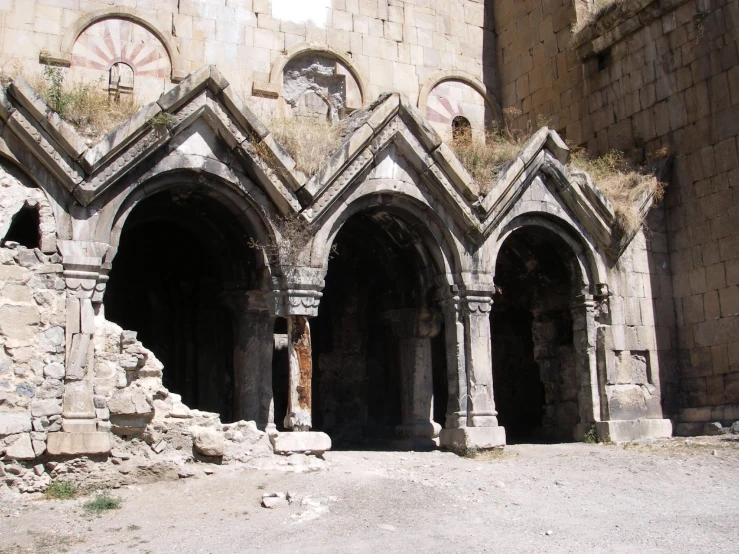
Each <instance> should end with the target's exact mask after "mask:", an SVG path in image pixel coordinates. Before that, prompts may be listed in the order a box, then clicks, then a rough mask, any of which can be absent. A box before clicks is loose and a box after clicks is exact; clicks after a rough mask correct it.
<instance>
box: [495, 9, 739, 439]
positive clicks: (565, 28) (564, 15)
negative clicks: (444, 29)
mask: <svg viewBox="0 0 739 554" xmlns="http://www.w3.org/2000/svg"><path fill="white" fill-rule="evenodd" d="M494 5H495V10H494V12H495V29H496V36H497V41H498V50H497V52H498V68H499V72H500V83H501V99H502V105H503V106H504V107H512V108H517V109H518V110H520V112H515V113H516V114H518V113H520V115H518V116H516V117H514V120H513V125H514V126H516V127H526V126H527V125H531V124H532V122H536V121H537V118H538V117H539V116H541V117H543V118H545V119H546V120H548V121H549V125H550V126H551V127H553V128H555V129H557V130H558V131H559V133H560V134H561V135H562V136H563V137H565V138H566V139H567V141H568V142H569V143H571V144H572V145H577V146H582V147H585V148H587V149H588V151H590V152H591V153H593V154H597V153H600V154H602V153H604V152H607V151H608V150H610V149H619V150H624V151H630V154H631V155H633V156H635V157H638V158H639V157H640V158H644V157H646V156H648V155H649V154H650V153H652V152H655V151H659V150H660V149H663V148H666V149H669V150H670V151H672V152H673V153H674V155H675V163H674V167H673V171H672V179H671V182H670V186H669V187H668V189H667V193H666V199H665V203H664V209H665V212H666V213H665V215H666V225H667V230H668V234H667V236H668V243H669V254H670V255H669V259H665V260H663V263H664V264H667V265H666V266H662V263H660V264H658V265H656V266H655V267H654V268H652V269H653V270H655V271H657V272H659V271H663V270H664V269H665V268H666V267H667V266H671V272H672V285H671V286H670V284H669V283H667V282H664V281H663V282H662V285H663V287H664V289H665V293H666V295H669V296H674V308H675V317H674V322H675V324H676V327H677V335H676V336H675V337H671V338H665V340H674V344H672V345H671V348H672V349H673V350H674V351H675V352H676V354H677V359H678V361H679V363H680V367H681V370H682V374H681V378H680V395H679V397H677V398H676V401H678V402H679V406H681V407H682V411H681V420H682V421H683V423H684V425H682V426H681V427H680V428H678V431H681V430H682V431H683V432H686V433H688V432H690V433H693V432H700V430H701V429H702V426H703V422H706V421H717V420H718V421H728V420H732V419H736V418H737V417H739V342H738V341H739V318H737V315H739V287H738V286H739V248H737V247H738V246H739V218H738V217H737V215H736V214H737V206H739V158H738V157H737V140H738V138H739V137H738V135H739V124H738V123H737V122H739V54H738V46H739V42H737V39H739V32H738V31H737V30H738V29H739V5H738V4H737V2H734V1H727V0H690V1H685V0H671V1H662V2H656V1H652V0H626V1H625V2H623V3H620V5H618V6H617V7H616V9H613V10H611V11H610V12H607V13H605V14H603V15H602V16H601V17H599V18H596V21H595V23H594V24H591V25H589V26H584V25H582V24H581V25H580V26H582V27H584V28H583V29H582V30H581V31H579V32H578V33H575V34H574V35H573V34H572V31H571V29H572V26H573V25H577V23H576V22H577V19H578V17H579V18H583V17H588V15H589V12H588V11H587V6H583V5H582V3H578V4H577V5H576V4H573V2H571V1H570V0H546V1H541V0H528V1H519V0H499V1H497V2H495V4H494ZM576 8H577V9H576ZM576 12H579V13H576ZM660 319H661V320H662V323H663V324H664V325H666V326H669V325H670V324H671V323H672V321H673V318H672V316H671V315H670V314H669V310H665V311H664V313H663V315H662V316H661V318H660Z"/></svg>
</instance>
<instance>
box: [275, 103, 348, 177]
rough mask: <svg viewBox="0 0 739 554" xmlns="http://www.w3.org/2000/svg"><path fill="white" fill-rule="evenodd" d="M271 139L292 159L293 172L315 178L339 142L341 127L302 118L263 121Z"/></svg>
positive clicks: (278, 118)
mask: <svg viewBox="0 0 739 554" xmlns="http://www.w3.org/2000/svg"><path fill="white" fill-rule="evenodd" d="M265 123H266V125H267V127H268V128H269V130H270V132H271V133H272V135H273V136H274V138H275V140H276V141H277V142H278V143H279V144H280V146H282V147H283V148H284V149H285V150H287V152H288V153H289V154H290V155H291V156H292V158H293V159H294V160H295V163H296V164H297V169H298V170H299V171H302V172H303V173H305V174H307V175H308V176H312V175H315V174H316V173H317V172H318V170H319V169H321V167H323V165H324V163H325V162H326V158H327V157H328V156H329V154H331V152H333V151H334V150H336V148H338V146H339V144H340V142H341V129H342V126H341V125H340V124H338V125H332V124H330V123H329V122H327V121H326V122H323V121H317V120H313V119H304V118H286V117H276V118H273V119H270V120H267V121H265Z"/></svg>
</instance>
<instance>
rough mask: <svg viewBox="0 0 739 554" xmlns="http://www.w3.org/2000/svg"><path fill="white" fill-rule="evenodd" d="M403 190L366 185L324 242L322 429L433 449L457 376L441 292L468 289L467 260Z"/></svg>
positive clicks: (318, 366)
mask: <svg viewBox="0 0 739 554" xmlns="http://www.w3.org/2000/svg"><path fill="white" fill-rule="evenodd" d="M394 185H395V186H394ZM399 185H400V183H393V182H392V181H390V180H387V181H386V180H381V179H370V180H368V181H367V182H365V183H363V184H361V185H360V186H359V187H358V189H357V190H355V191H354V192H355V194H354V195H352V198H348V199H346V200H345V202H346V204H342V205H341V207H340V208H339V209H337V210H336V211H335V212H334V213H333V214H332V216H331V218H330V220H328V221H325V222H324V223H323V225H322V227H321V230H320V231H319V233H318V234H317V237H316V239H315V240H314V243H318V242H320V243H323V244H324V246H326V247H327V248H324V249H316V252H315V254H316V255H315V257H314V259H313V261H314V262H315V263H316V264H317V263H318V262H319V261H320V263H321V264H322V266H323V270H324V274H325V283H326V286H325V288H324V289H323V295H324V296H323V298H322V300H321V307H320V309H319V313H318V318H317V319H316V321H315V324H313V327H312V328H313V330H314V343H313V344H314V359H315V360H316V362H315V363H314V368H315V375H314V381H313V382H314V386H315V389H314V390H315V391H316V396H315V398H316V400H315V402H314V410H315V412H314V415H315V419H314V421H315V422H316V424H317V425H318V428H319V429H321V430H323V431H325V432H327V433H330V434H331V435H332V438H334V439H335V440H336V441H337V442H340V441H341V440H342V439H346V440H349V441H353V440H360V441H364V440H370V441H371V440H388V439H392V438H393V437H402V438H405V439H411V440H412V441H413V442H412V443H411V444H412V445H415V446H417V447H428V446H430V445H431V440H432V439H433V438H434V437H435V436H437V435H438V433H439V432H440V429H441V426H442V425H443V424H444V421H445V418H446V412H447V407H448V402H447V398H448V396H449V382H450V376H449V373H450V372H452V371H455V372H456V371H457V367H456V366H450V364H449V358H448V352H449V351H450V349H452V348H454V346H452V345H450V343H449V340H448V339H449V337H448V334H447V333H446V327H445V326H446V321H445V320H444V317H443V311H442V306H441V304H440V298H439V292H440V291H439V289H440V288H444V289H447V290H449V288H450V286H451V285H453V284H454V283H455V282H458V278H457V277H458V275H457V273H458V272H459V266H460V258H461V256H460V255H459V254H458V253H455V252H456V246H455V245H453V244H451V243H452V242H453V241H454V239H453V238H452V237H451V236H449V235H450V232H449V231H448V229H444V230H443V229H442V227H441V225H440V224H439V223H440V222H439V221H438V214H436V212H434V211H433V210H432V209H431V207H430V206H429V205H428V204H425V203H423V202H421V201H420V199H419V198H413V197H409V196H407V195H405V194H403V192H401V191H399V190H398V188H401V187H400V186H399ZM407 185H408V186H410V185H409V184H407ZM363 187H364V188H363ZM393 189H394V190H393ZM401 190H402V189H401ZM333 245H335V246H338V252H336V253H335V254H334V255H332V253H331V250H330V249H329V248H330V247H331V246H333ZM329 258H330V259H329ZM338 368H351V369H350V370H349V371H344V370H341V371H339V370H338ZM365 381H366V386H364V385H363V383H365ZM412 383H416V385H412Z"/></svg>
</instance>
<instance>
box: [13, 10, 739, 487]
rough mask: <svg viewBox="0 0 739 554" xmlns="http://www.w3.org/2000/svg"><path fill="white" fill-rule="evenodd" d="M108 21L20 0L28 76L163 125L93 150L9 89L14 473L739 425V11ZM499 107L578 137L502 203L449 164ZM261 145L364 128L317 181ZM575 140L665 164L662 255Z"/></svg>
mask: <svg viewBox="0 0 739 554" xmlns="http://www.w3.org/2000/svg"><path fill="white" fill-rule="evenodd" d="M108 4H109V3H108V2H100V5H99V6H98V5H97V3H96V2H78V1H76V0H75V1H70V2H66V1H65V2H56V1H55V0H46V1H43V0H38V1H34V2H30V3H26V4H24V5H23V6H20V5H19V3H17V2H16V3H8V4H7V5H3V4H2V3H1V2H0V9H4V10H5V13H4V15H3V19H2V25H3V27H2V29H3V30H2V33H3V34H2V40H3V44H2V47H1V48H0V56H3V57H4V59H5V60H6V61H7V62H8V63H10V62H11V61H13V62H15V61H20V62H21V63H22V64H24V65H25V66H26V68H27V70H33V69H34V68H38V67H39V66H38V64H39V62H41V63H52V64H56V65H61V66H66V67H69V70H68V74H69V75H70V78H77V79H86V80H90V79H97V78H101V79H102V81H103V83H102V85H103V86H105V87H116V91H117V92H116V94H124V93H125V94H129V93H130V94H133V95H135V96H137V97H138V98H139V99H140V100H142V101H150V102H151V103H149V104H147V105H146V106H145V107H144V108H142V109H141V110H140V111H139V112H138V113H137V114H136V115H134V116H133V117H132V118H131V119H130V120H129V121H127V122H126V123H125V124H124V125H122V126H120V127H119V128H118V129H116V130H114V131H113V132H111V133H110V134H109V135H108V136H107V137H105V138H104V139H103V140H102V141H101V142H100V143H99V144H98V145H96V146H90V147H88V146H87V145H86V143H85V142H84V141H83V140H82V139H81V138H80V137H79V136H78V135H77V133H76V132H75V131H74V130H73V129H72V128H71V127H70V126H69V125H67V124H66V123H64V122H63V121H61V120H60V119H59V117H58V116H57V115H56V114H54V113H53V112H51V111H50V110H49V109H48V108H47V106H46V104H45V103H44V102H43V100H42V99H41V98H40V97H39V96H38V95H37V94H36V93H35V92H34V91H33V90H32V89H31V88H30V86H29V85H28V84H27V83H26V82H25V80H24V79H23V78H16V79H14V80H13V81H12V82H11V83H10V84H9V86H7V87H6V88H3V89H2V92H1V94H0V119H1V120H2V124H1V125H2V134H1V138H2V141H1V142H0V154H1V155H2V172H1V173H2V179H1V182H0V184H1V185H2V189H0V190H1V191H2V196H1V197H0V200H1V202H0V208H1V209H0V233H1V234H2V236H3V237H4V243H3V246H2V247H1V248H0V254H1V256H2V258H1V259H0V261H1V263H2V265H0V285H1V286H2V288H0V339H1V340H2V347H3V348H2V357H1V358H0V395H2V396H0V400H1V401H2V402H0V452H2V453H3V454H2V455H3V456H4V457H5V459H6V460H20V461H24V460H28V461H31V460H36V459H45V458H44V457H49V456H51V457H53V456H80V455H89V456H106V455H108V454H110V452H111V450H115V448H116V445H120V444H123V443H126V441H129V442H130V441H132V440H133V441H134V442H136V441H138V440H139V439H140V443H139V442H136V444H144V445H146V446H145V448H146V449H149V450H151V451H152V452H154V454H150V453H149V450H147V454H146V455H147V456H154V455H156V456H162V457H163V458H162V460H164V459H167V460H169V459H170V458H168V456H170V455H171V456H174V455H175V454H176V453H179V454H183V453H184V455H186V456H191V457H194V458H195V459H198V460H202V461H211V460H214V459H218V460H220V459H224V460H246V459H249V458H250V457H251V456H254V455H258V454H259V453H264V451H265V449H266V450H269V451H275V452H279V453H286V452H294V451H308V452H313V453H316V454H320V453H322V452H324V451H325V450H327V449H329V448H330V447H331V439H334V440H337V441H346V442H347V443H350V444H351V443H355V444H356V443H357V442H359V443H362V441H365V440H389V439H391V438H398V439H400V440H403V441H405V442H404V444H406V445H407V446H408V447H409V448H419V447H420V448H423V447H434V446H436V445H438V444H441V445H442V446H445V447H448V448H452V449H455V450H458V451H464V450H468V449H478V448H492V447H498V446H502V445H504V444H505V443H506V431H508V433H509V435H510V436H511V437H512V438H514V439H518V438H519V437H522V438H524V439H525V438H527V437H528V438H530V437H532V436H534V437H535V438H547V439H550V440H573V439H574V440H582V439H583V438H584V437H585V436H586V434H589V433H591V432H595V433H597V435H598V436H599V437H601V438H603V439H608V440H619V441H620V440H633V439H639V438H651V437H664V436H670V435H671V433H672V422H671V420H670V418H675V417H679V418H681V419H680V427H679V428H678V430H679V431H681V432H700V431H701V430H702V425H703V423H704V422H705V421H708V420H711V421H713V420H719V421H724V422H727V421H729V420H732V419H736V418H738V417H739V415H738V414H736V413H735V412H734V411H732V410H734V408H735V406H734V405H735V404H739V399H737V397H736V394H735V393H736V390H735V389H736V387H735V384H736V383H735V382H734V381H735V379H734V377H736V375H737V371H736V367H737V366H736V363H735V362H736V360H735V359H734V357H735V356H734V355H735V354H736V352H734V351H735V350H736V348H735V346H736V344H737V343H736V342H735V341H736V338H737V336H739V334H738V333H737V332H736V329H735V327H736V322H737V317H736V315H737V314H736V310H735V309H734V308H735V304H736V302H734V297H735V296H736V293H737V283H736V282H734V281H732V275H733V274H732V271H733V269H732V267H733V266H732V265H731V263H732V259H733V258H732V256H734V255H735V250H736V249H733V248H732V247H731V246H732V244H733V242H732V241H734V240H735V237H736V236H737V234H736V232H735V231H734V230H733V225H734V223H735V222H734V220H735V219H736V218H732V217H731V215H730V213H731V209H732V207H733V206H735V205H736V194H735V193H734V189H733V188H732V185H733V180H734V173H736V172H737V171H739V169H737V167H736V166H737V163H739V162H737V149H736V142H735V139H736V132H737V129H736V125H735V124H733V125H732V123H733V122H735V121H736V119H737V118H736V117H733V111H732V110H733V109H734V108H735V107H736V105H737V104H736V102H733V100H734V97H733V91H734V88H736V87H733V86H731V85H730V83H733V78H734V76H735V74H736V65H737V64H736V58H737V52H736V44H737V43H736V26H735V22H736V21H737V12H736V3H735V2H721V1H719V0H716V1H715V2H712V3H708V4H710V5H708V4H707V3H706V2H698V3H697V4H696V2H684V1H683V2H681V1H675V2H660V3H656V2H648V1H646V0H638V1H637V0H634V1H627V2H625V3H623V4H622V5H621V6H620V7H619V8H617V9H616V10H614V11H611V12H609V13H608V14H606V15H604V16H603V17H601V18H600V19H598V21H597V23H595V24H593V25H590V26H586V27H585V29H584V30H582V31H580V33H579V34H577V35H576V36H575V37H574V38H571V36H570V34H571V33H570V27H571V25H572V24H573V23H574V22H575V21H576V18H577V17H583V16H584V14H587V13H588V10H589V9H591V6H590V5H589V3H583V2H577V3H571V2H564V1H560V0H555V1H543V2H542V1H541V0H540V1H539V2H535V1H533V0H531V1H525V2H513V1H509V0H501V1H500V2H492V3H483V2H478V1H475V0H448V1H445V2H436V3H432V2H427V1H421V0H418V1H404V2H403V1H396V0H359V1H358V2H357V1H351V0H334V1H333V2H331V6H330V7H326V6H324V4H325V2H307V3H305V5H303V7H302V8H301V14H300V15H297V14H298V11H297V10H296V14H295V15H284V14H286V13H290V7H291V3H290V2H289V1H287V0H273V1H272V2H269V1H260V0H253V1H252V0H220V1H218V0H213V1H203V2H199V1H195V0H191V1H190V0H188V1H184V0H181V1H180V2H156V3H153V2H148V1H144V0H139V1H138V2H129V3H126V5H125V6H120V5H119V6H116V7H111V6H109V5H108ZM306 6H307V7H306ZM696 6H697V8H696ZM292 7H293V8H294V7H295V5H292ZM309 8H310V9H309ZM696 9H698V11H696ZM286 10H287V11H286ZM278 16H279V17H278ZM295 19H298V21H295ZM20 44H23V45H24V48H22V49H21V48H19V47H18V45H20ZM31 46H32V47H31ZM732 48H733V50H732ZM732 52H733V53H732ZM678 58H679V59H678ZM722 83H723V85H722ZM683 85H684V86H683ZM711 91H713V92H711ZM501 105H502V106H503V107H505V108H517V109H518V110H519V111H520V112H521V114H522V115H521V116H520V119H519V120H518V121H516V122H515V123H516V124H518V125H521V126H522V127H525V126H527V125H529V123H528V122H529V121H530V120H534V119H536V116H538V115H542V116H544V117H545V118H547V119H549V121H550V125H551V127H552V128H553V129H558V130H559V133H558V132H555V131H554V130H553V129H549V128H548V127H546V126H545V127H542V128H541V129H540V130H539V131H538V132H536V133H534V134H533V136H532V138H531V139H530V140H529V141H528V142H527V143H526V145H525V146H524V147H523V148H522V150H521V152H520V154H519V155H518V157H517V158H516V159H515V160H513V161H512V162H511V163H510V164H508V165H507V166H506V167H505V168H504V169H503V170H502V171H501V172H500V173H499V174H498V175H497V177H496V178H495V182H494V183H493V184H492V188H491V190H490V192H489V193H487V194H485V195H484V196H480V195H478V193H477V189H476V187H475V185H474V184H473V182H472V179H471V177H470V176H469V174H468V173H467V172H466V171H465V169H464V168H463V167H462V166H461V164H460V162H459V161H458V160H457V159H456V157H455V156H454V154H453V153H452V151H451V150H450V148H449V147H448V146H447V145H446V144H445V142H444V139H448V138H450V133H451V129H452V127H453V126H454V125H456V124H457V122H459V121H460V118H462V119H463V120H464V122H465V123H464V124H465V125H469V129H470V130H471V132H472V134H473V136H475V135H476V136H477V137H478V138H479V137H481V136H482V135H483V133H484V131H485V129H486V128H489V127H490V126H492V125H494V124H496V123H500V122H501V121H503V119H504V111H503V110H502V109H501ZM514 113H518V112H515V111H510V110H506V111H505V116H507V117H510V115H511V114H514ZM261 115H268V116H275V115H278V116H289V117H298V118H318V119H326V120H327V121H331V122H337V121H338V120H343V131H342V133H343V134H342V138H341V143H340V146H339V147H338V148H337V149H336V150H335V151H334V152H333V153H332V154H331V155H330V156H329V157H328V158H327V159H326V160H325V161H324V163H323V165H322V167H321V169H320V170H319V171H318V172H317V173H316V174H315V175H312V176H307V175H305V174H303V173H301V172H300V171H298V170H297V166H296V162H295V161H294V160H293V159H292V157H291V156H290V155H289V154H288V153H287V152H286V151H285V150H284V149H283V148H282V147H281V146H280V145H279V144H278V142H277V141H276V140H275V138H274V137H273V135H272V134H271V132H270V130H269V125H268V124H266V125H265V123H263V121H262V119H261V118H260V116H261ZM160 116H164V117H160ZM155 121H156V122H157V123H156V124H155V123H153V122H155ZM564 138H567V139H568V140H569V141H572V142H573V143H574V144H576V145H583V146H585V147H587V148H588V149H589V150H590V151H592V152H603V151H606V150H608V149H610V148H620V149H624V150H628V151H629V152H630V154H629V155H632V156H636V157H639V156H641V157H644V156H646V154H647V153H650V152H654V151H656V150H659V149H661V148H663V147H669V148H670V149H671V150H672V151H673V152H674V153H675V164H674V169H675V171H674V173H673V175H674V177H673V182H672V183H671V187H670V189H669V192H668V196H667V200H666V202H665V206H664V207H662V206H655V207H653V206H652V203H653V202H652V200H653V199H652V198H651V197H650V196H646V197H644V198H642V199H641V200H640V202H641V204H640V209H641V212H642V214H643V215H644V216H645V217H646V218H647V226H648V229H647V228H645V229H644V230H640V231H638V232H636V233H635V234H629V235H624V233H623V231H621V230H620V228H619V227H618V225H617V224H616V214H615V211H614V208H613V206H612V205H611V204H610V203H609V201H608V200H607V199H606V197H605V196H604V195H603V194H602V193H601V192H600V191H599V190H598V187H597V183H593V181H592V179H591V178H590V177H589V176H588V175H586V174H584V173H581V172H577V171H574V170H572V169H570V168H569V167H568V166H567V162H568V159H569V155H570V151H569V148H568V146H567V145H566V144H565V142H564V140H563V139H564ZM698 197H699V198H700V201H697V200H696V198H698ZM269 245H277V248H269ZM734 273H736V272H735V271H734ZM114 321H115V323H113V322H114ZM119 324H120V325H119ZM125 329H130V330H125ZM137 333H138V334H137ZM511 360H515V361H516V362H515V363H514V362H512V361H511ZM223 422H229V423H223ZM699 427H700V429H699ZM314 429H316V430H318V431H325V432H326V433H328V435H330V437H331V438H329V436H327V435H326V434H324V433H323V432H316V431H314ZM267 436H269V439H270V440H269V441H268V440H267ZM114 457H115V456H114ZM116 459H120V457H116ZM42 485H43V484H42ZM24 486H25V487H26V489H27V490H32V489H33V488H34V487H35V486H36V485H33V484H27V485H24ZM39 486H41V485H39Z"/></svg>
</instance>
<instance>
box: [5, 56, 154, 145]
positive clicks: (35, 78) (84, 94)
mask: <svg viewBox="0 0 739 554" xmlns="http://www.w3.org/2000/svg"><path fill="white" fill-rule="evenodd" d="M16 77H23V78H25V79H26V81H27V82H28V84H29V85H30V86H31V88H33V89H34V90H35V91H36V92H37V93H39V95H40V96H41V97H42V98H43V99H44V101H45V102H46V103H47V104H48V105H49V107H50V108H51V109H52V110H54V111H55V112H56V113H58V114H59V117H61V118H62V119H63V120H64V121H66V122H67V123H69V124H70V125H71V126H72V127H74V129H75V131H77V133H79V134H80V136H82V138H84V139H85V140H86V141H87V143H88V144H92V143H95V142H97V141H99V140H100V139H102V138H103V137H104V136H105V135H106V134H108V133H109V132H110V131H112V130H113V129H115V128H116V127H117V126H118V125H120V124H121V123H123V122H124V121H125V120H126V119H128V118H129V117H131V116H132V115H133V114H135V113H136V112H137V111H138V109H139V107H140V106H139V104H137V103H136V101H135V99H134V98H133V97H130V96H129V97H125V98H124V97H121V98H119V99H115V98H111V96H110V93H109V92H108V87H107V83H105V81H104V80H103V79H102V78H101V79H100V80H98V81H91V82H83V81H78V82H69V81H68V80H66V73H65V70H64V69H62V68H61V67H52V66H46V67H45V68H44V70H43V72H41V71H28V70H27V69H25V68H24V67H23V66H22V65H16V66H14V67H13V68H12V69H11V70H9V71H5V69H4V68H3V72H2V83H3V85H6V84H7V80H8V79H14V78H16Z"/></svg>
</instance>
